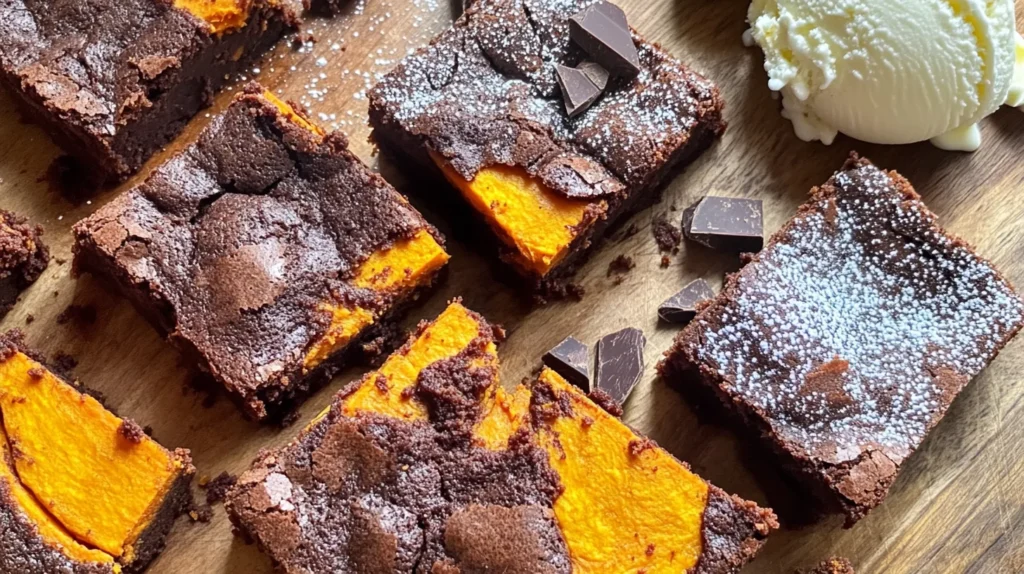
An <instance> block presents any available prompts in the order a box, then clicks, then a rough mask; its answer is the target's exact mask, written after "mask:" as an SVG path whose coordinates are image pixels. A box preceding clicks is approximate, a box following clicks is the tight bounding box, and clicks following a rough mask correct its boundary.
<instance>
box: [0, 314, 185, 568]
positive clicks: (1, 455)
mask: <svg viewBox="0 0 1024 574" xmlns="http://www.w3.org/2000/svg"><path fill="white" fill-rule="evenodd" d="M0 422H2V424H0V571H3V572H20V573H24V574H44V573H50V572H76V573H79V572H81V573H86V572H88V573H93V572H95V573H99V572H113V573H116V572H121V571H126V572H135V571H139V570H141V569H142V568H144V567H145V566H146V564H148V563H149V562H150V561H151V560H152V559H153V558H154V557H155V556H156V555H157V554H158V553H159V552H160V550H161V549H162V548H163V542H164V537H165V536H166V535H167V531H168V530H169V529H170V526H171V524H172V523H173V522H174V519H175V518H176V517H177V516H178V515H180V514H181V513H182V512H184V510H185V509H186V507H187V506H188V504H189V502H191V496H190V494H189V483H190V482H191V480H192V475H193V474H194V472H195V471H194V469H193V468H192V465H191V463H190V459H189V454H188V451H185V450H176V451H174V452H171V451H168V450H167V449H165V448H163V447H162V446H160V445H159V444H158V443H157V442H156V441H154V440H153V439H151V438H149V437H148V436H146V435H145V434H144V433H143V432H141V430H139V429H138V427H136V426H134V423H131V422H130V421H125V420H122V419H120V418H118V417H117V416H115V415H113V414H112V413H110V412H109V411H107V410H106V409H105V408H104V407H103V405H102V404H100V403H99V402H98V401H97V400H96V399H94V398H93V397H92V396H90V395H88V394H85V393H83V392H82V391H81V390H80V389H78V388H76V387H74V386H72V385H70V384H68V383H66V382H65V381H64V380H62V379H61V378H60V376H59V375H57V374H55V373H53V372H51V371H50V370H48V369H47V368H46V367H45V366H44V365H43V364H41V363H40V362H38V361H37V360H36V359H35V358H34V355H33V354H32V353H31V352H29V351H26V350H25V347H24V345H23V344H22V342H21V336H20V334H19V333H17V332H11V333H8V334H7V335H4V336H2V337H0Z"/></svg>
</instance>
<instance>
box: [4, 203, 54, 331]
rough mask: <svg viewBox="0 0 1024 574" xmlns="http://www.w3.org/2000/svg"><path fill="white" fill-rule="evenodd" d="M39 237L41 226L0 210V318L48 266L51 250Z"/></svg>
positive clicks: (41, 231) (41, 230) (40, 235)
mask: <svg viewBox="0 0 1024 574" xmlns="http://www.w3.org/2000/svg"><path fill="white" fill-rule="evenodd" d="M42 235H43V228H42V227H40V226H38V225H35V226H33V225H29V224H28V222H27V221H26V220H25V218H24V217H20V216H18V215H15V214H13V213H11V212H9V211H4V210H2V209H0V319H2V318H3V317H4V315H6V314H7V312H8V311H10V310H11V308H12V307H14V304H15V303H17V301H18V295H19V294H20V293H21V292H22V290H24V289H25V288H27V287H28V286H29V285H31V284H32V283H35V281H36V279H39V276H40V275H41V274H42V273H43V270H45V269H46V266H47V264H49V262H50V250H49V249H47V247H46V244H44V243H43V240H42Z"/></svg>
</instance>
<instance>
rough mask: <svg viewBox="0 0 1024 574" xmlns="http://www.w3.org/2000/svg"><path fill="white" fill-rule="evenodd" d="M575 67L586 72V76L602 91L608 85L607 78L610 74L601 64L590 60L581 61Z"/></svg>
mask: <svg viewBox="0 0 1024 574" xmlns="http://www.w3.org/2000/svg"><path fill="white" fill-rule="evenodd" d="M576 69H577V70H579V71H581V72H583V73H584V74H586V75H587V78H589V79H590V81H591V82H593V83H594V85H595V86H597V89H599V90H601V91H602V92H603V91H604V90H605V88H607V87H608V78H609V77H611V74H609V73H608V70H606V69H604V66H602V65H601V64H598V63H597V62H590V61H587V62H581V63H580V65H579V66H576Z"/></svg>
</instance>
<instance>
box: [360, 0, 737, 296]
mask: <svg viewBox="0 0 1024 574" xmlns="http://www.w3.org/2000/svg"><path fill="white" fill-rule="evenodd" d="M594 3H595V2H594V1H593V0H554V1H551V0H547V1H542V0H477V1H475V2H473V3H472V4H471V5H470V7H469V8H468V9H467V10H466V12H465V13H464V14H463V15H462V17H460V18H459V19H458V20H457V21H456V22H455V24H454V26H453V27H452V28H451V29H449V30H448V31H446V32H444V33H442V34H441V35H440V36H438V37H437V38H435V39H434V40H433V41H432V42H431V44H430V45H429V46H427V47H425V48H423V49H421V50H419V51H417V52H415V53H413V54H412V55H410V56H409V57H407V58H406V59H405V60H403V61H402V62H401V63H400V64H399V65H398V66H397V67H396V68H395V69H394V70H393V71H391V72H390V73H389V74H387V75H386V76H385V77H384V78H383V79H382V80H381V82H380V83H379V84H378V85H377V86H375V88H374V89H373V90H372V92H371V94H370V122H371V125H372V126H373V129H374V132H373V134H374V138H375V139H376V141H377V142H378V143H380V144H381V145H382V146H383V147H384V148H386V149H387V150H389V151H392V152H396V153H397V154H399V155H404V156H409V157H412V158H413V159H415V160H418V161H419V163H421V164H422V165H424V166H426V167H427V168H428V169H430V170H431V171H436V170H437V169H440V171H441V172H442V173H443V174H444V175H445V176H446V177H447V179H448V180H449V181H450V182H451V183H452V184H453V187H455V188H457V189H458V190H459V191H458V192H454V191H453V192H451V195H450V196H446V199H444V200H443V201H442V204H443V205H444V206H445V207H447V208H452V209H455V210H456V213H459V215H469V216H470V219H472V220H476V221H478V222H479V225H478V228H479V231H480V233H481V236H483V237H485V238H487V239H488V241H489V242H491V243H494V244H496V245H497V248H498V252H499V254H500V255H501V258H502V259H503V260H504V261H505V262H506V263H508V264H509V265H510V266H511V267H512V268H513V269H514V270H515V271H516V272H518V273H519V275H521V276H523V277H525V278H526V279H527V280H528V282H529V283H531V284H532V286H533V287H535V288H538V289H541V290H544V289H545V287H555V286H557V285H559V284H564V282H565V281H566V280H567V278H568V276H569V275H570V274H571V273H572V272H573V271H574V270H575V268H576V267H578V265H579V264H580V263H581V262H582V260H583V259H584V258H585V254H586V252H587V251H588V249H589V248H590V247H591V246H592V244H593V243H595V240H597V239H599V238H600V237H601V236H602V235H603V233H604V232H605V229H606V228H607V226H608V225H610V224H611V223H613V222H614V221H615V220H616V219H618V218H619V217H621V216H623V215H625V214H628V213H630V212H631V211H634V210H636V209H637V208H639V207H642V206H643V205H645V204H646V203H649V202H650V201H652V200H653V199H654V196H655V194H654V193H652V192H654V191H655V190H656V189H657V188H659V186H660V185H661V184H662V183H663V182H664V181H665V179H666V178H667V177H668V176H669V175H670V174H671V172H672V170H673V168H675V167H677V166H679V165H682V164H685V163H687V162H689V161H691V160H692V159H694V158H695V157H696V156H697V155H699V153H700V152H702V151H703V150H704V149H706V148H707V147H708V146H709V145H711V144H712V143H713V142H714V141H715V140H716V139H717V137H718V136H719V135H720V134H721V133H722V132H723V130H724V129H725V124H724V122H723V121H722V116H721V112H722V106H723V103H722V100H721V97H720V95H719V92H718V89H717V88H716V87H715V85H714V84H713V83H711V82H710V81H708V80H707V79H705V78H703V77H702V76H700V75H698V74H696V73H694V72H692V71H690V70H689V69H688V68H687V67H685V66H684V65H683V64H681V63H680V62H679V61H677V60H676V59H674V58H673V57H671V56H670V55H669V54H667V53H666V52H664V51H663V50H662V49H661V48H659V47H658V46H656V45H654V44H651V43H649V42H646V41H644V40H643V39H641V38H640V37H638V36H637V35H636V34H635V33H634V34H633V39H634V42H635V44H636V46H637V49H638V51H639V55H640V64H641V70H640V73H639V75H638V76H637V77H636V78H626V77H619V78H614V77H613V78H612V80H611V82H610V83H609V85H608V87H607V89H606V90H605V92H604V93H603V95H602V96H601V97H600V99H598V100H597V101H596V102H595V103H594V104H593V106H592V107H590V108H589V109H588V110H587V111H586V112H584V113H581V114H580V115H578V116H576V117H573V118H570V117H569V115H568V114H567V113H566V111H565V109H564V104H563V100H562V97H561V95H560V93H559V86H558V82H557V81H556V74H555V69H556V67H557V66H559V65H562V66H578V65H579V64H580V63H581V62H584V61H586V60H587V58H588V55H587V54H586V53H585V52H584V50H583V49H582V48H581V47H580V46H577V45H576V44H574V43H573V42H572V40H571V39H570V36H569V19H570V18H571V17H572V16H573V15H575V14H577V13H579V12H580V11H581V10H583V9H584V8H586V7H588V6H590V5H593V4H594ZM495 174H496V175H495ZM509 182H513V183H509ZM452 198H454V199H452ZM467 205H468V206H469V207H468V208H467ZM458 210H466V213H464V214H463V213H461V212H459V211H458ZM455 218H456V217H455V216H454V215H453V219H455ZM458 220H460V221H462V220H464V219H458ZM545 226H548V227H545ZM492 240H493V241H492Z"/></svg>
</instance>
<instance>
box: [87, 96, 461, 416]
mask: <svg viewBox="0 0 1024 574" xmlns="http://www.w3.org/2000/svg"><path fill="white" fill-rule="evenodd" d="M347 145H348V142H347V140H346V139H345V137H344V136H343V135H342V134H340V133H331V134H325V133H324V132H323V131H321V130H320V128H318V127H317V126H315V125H314V124H312V123H310V122H309V121H308V120H307V119H306V118H305V117H304V116H303V115H302V114H301V113H300V112H298V111H296V110H294V109H293V108H291V107H289V106H288V105H287V104H285V103H283V102H280V101H279V100H277V99H276V98H274V97H273V96H272V95H270V94H269V93H266V92H263V90H262V88H260V87H259V86H258V85H255V84H252V85H250V86H248V87H247V88H246V90H245V93H243V94H240V95H239V97H238V98H237V99H236V100H235V102H234V103H233V104H232V105H231V107H230V108H229V109H228V110H227V111H226V112H225V113H224V114H222V115H220V116H218V117H216V118H214V119H213V121H212V123H211V124H210V125H209V126H208V127H207V128H206V129H205V131H204V132H203V133H202V135H201V136H200V138H199V140H198V141H197V142H196V143H195V144H193V145H191V146H189V147H188V148H186V149H185V150H184V151H182V152H181V153H180V154H178V155H176V156H174V157H172V158H171V159H169V160H168V161H167V162H166V163H165V164H163V165H162V166H160V167H159V168H157V169H156V171H154V173H153V174H152V175H151V176H150V177H149V179H147V180H146V181H145V182H144V183H142V184H141V185H139V186H138V187H136V188H134V189H132V190H129V191H128V192H126V193H124V194H122V195H121V196H119V197H118V198H116V199H115V200H114V201H112V202H111V203H109V204H108V205H106V206H105V207H103V208H102V209H100V210H99V211H97V212H96V213H95V214H93V215H92V216H90V217H89V218H87V219H85V220H83V221H80V222H79V223H78V224H76V225H75V228H74V232H75V239H76V243H75V269H76V270H77V271H90V272H93V273H96V274H97V275H100V276H102V277H105V278H107V279H109V280H110V281H111V282H112V283H113V284H114V285H115V286H117V288H119V290H120V291H121V292H122V293H123V294H124V295H126V296H127V297H128V298H129V299H130V300H131V301H132V302H133V303H134V304H135V305H136V306H137V307H138V308H139V309H140V311H141V312H142V313H143V314H144V315H145V316H146V317H148V318H149V320H150V321H151V322H152V323H153V324H154V325H155V326H156V327H157V329H158V330H159V331H161V332H162V333H164V334H166V335H167V336H168V338H169V339H170V341H171V342H172V343H174V344H175V345H176V346H177V347H178V348H180V349H181V350H182V351H184V352H185V353H186V354H187V355H188V356H190V357H192V358H193V359H194V360H195V361H196V362H197V363H198V365H199V366H200V367H201V368H202V369H204V370H205V371H207V372H209V373H210V374H211V375H212V376H213V377H214V378H215V379H216V380H218V381H219V382H220V383H222V384H223V385H224V386H225V387H226V388H227V390H228V391H229V393H230V394H231V395H232V396H233V397H234V398H235V399H237V400H238V402H239V403H240V404H241V406H242V407H243V409H244V410H245V412H246V413H247V414H248V415H250V416H251V417H254V418H257V419H262V418H264V417H266V416H268V415H270V414H274V412H281V413H283V412H286V411H287V410H288V407H290V406H291V405H292V404H294V402H295V401H296V400H298V399H299V398H301V397H302V396H303V395H305V394H307V393H308V392H309V390H310V389H312V388H314V387H316V386H318V385H319V384H320V383H322V382H325V381H326V380H327V379H329V377H330V376H332V375H333V374H334V373H335V372H336V371H337V370H338V369H339V368H340V366H341V363H342V359H343V358H344V353H343V352H342V351H344V350H345V349H359V348H362V347H364V346H365V348H366V349H367V350H373V349H375V347H376V346H378V345H375V344H374V342H375V341H374V339H375V337H379V336H380V335H381V334H382V333H383V332H385V328H386V327H387V325H389V324H390V323H392V322H393V321H394V317H395V316H396V312H397V311H399V310H400V309H401V308H402V307H404V306H405V304H406V303H407V302H411V301H412V300H414V299H416V298H417V297H418V293H419V292H420V291H421V290H422V289H424V288H426V287H427V286H429V285H430V284H432V283H433V281H434V279H435V277H436V276H437V274H438V272H439V271H440V270H441V268H442V267H443V266H444V265H445V263H447V260H448V255H447V254H446V253H445V251H444V249H443V247H442V245H443V243H442V240H441V238H440V236H439V235H438V234H437V232H436V231H435V230H434V228H433V227H431V226H430V225H429V224H427V222H426V221H425V220H424V219H423V218H422V217H421V216H420V214H419V213H418V212H417V211H416V210H415V209H414V208H412V207H411V206H410V205H409V203H408V202H407V201H406V200H405V198H404V197H402V196H401V195H400V194H399V193H398V192H397V191H395V189H394V188H392V187H391V186H390V185H389V184H388V183H387V182H385V181H384V179H383V178H382V177H380V176H379V175H377V174H374V173H372V172H370V171H369V169H367V167H366V166H365V165H363V163H362V162H360V161H359V159H358V158H356V157H355V156H354V155H353V154H352V153H351V152H349V151H348V148H347ZM360 343H365V345H361V344H360Z"/></svg>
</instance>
